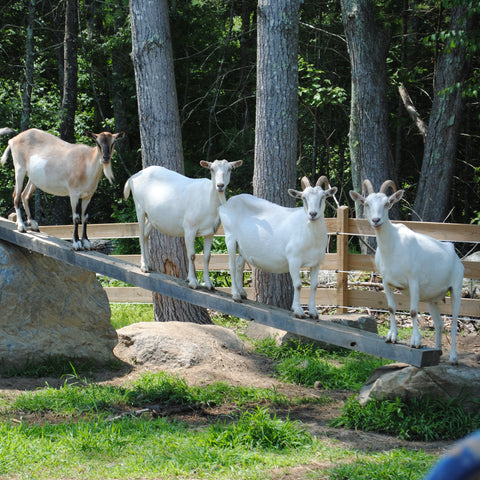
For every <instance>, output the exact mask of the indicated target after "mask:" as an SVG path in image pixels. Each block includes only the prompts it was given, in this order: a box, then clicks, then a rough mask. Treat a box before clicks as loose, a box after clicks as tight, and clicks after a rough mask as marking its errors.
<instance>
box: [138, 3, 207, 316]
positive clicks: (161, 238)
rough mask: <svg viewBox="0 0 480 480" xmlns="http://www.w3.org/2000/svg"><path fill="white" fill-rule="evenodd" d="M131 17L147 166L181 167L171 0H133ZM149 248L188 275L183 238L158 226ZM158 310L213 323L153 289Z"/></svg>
mask: <svg viewBox="0 0 480 480" xmlns="http://www.w3.org/2000/svg"><path fill="white" fill-rule="evenodd" d="M130 17H131V24H132V60H133V66H134V70H135V80H136V85H137V99H138V100H137V101H138V112H139V120H140V138H141V144H142V163H143V166H144V167H147V166H149V165H158V164H160V163H161V164H162V165H163V166H165V167H167V168H169V169H171V170H175V171H177V172H180V173H183V171H184V167H183V149H182V139H181V130H180V117H179V111H178V104H177V91H176V86H175V73H174V67H173V52H172V42H171V35H170V25H169V17H168V2H167V0H156V1H154V2H152V1H149V0H130ZM152 92H154V93H152ZM150 250H151V253H152V259H153V263H154V267H155V269H156V270H158V271H160V272H163V273H166V274H168V275H173V276H176V277H182V278H185V277H186V275H187V260H186V255H185V248H184V243H183V239H180V238H176V237H169V236H167V235H164V234H161V233H160V232H158V231H155V230H154V231H153V232H152V234H151V235H150ZM154 312H155V320H157V321H174V320H177V321H189V322H195V323H212V322H211V319H210V317H209V315H208V313H207V311H206V310H205V309H204V308H200V307H197V306H196V305H191V304H188V303H185V302H182V301H179V300H175V299H172V298H169V297H165V296H161V295H158V294H154Z"/></svg>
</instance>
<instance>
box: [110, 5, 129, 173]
mask: <svg viewBox="0 0 480 480" xmlns="http://www.w3.org/2000/svg"><path fill="white" fill-rule="evenodd" d="M124 12H125V10H124V8H123V7H122V6H117V7H116V9H115V31H116V32H118V31H119V30H120V29H121V28H122V27H123V25H124V23H125V21H126V13H124ZM128 62H129V58H128V50H127V49H125V45H123V44H120V43H116V44H115V46H114V47H113V48H112V105H113V116H114V118H115V131H116V132H120V131H128V130H129V125H130V124H129V118H128V113H127V100H126V97H127V94H126V92H125V89H124V88H123V85H122V82H123V80H124V79H125V77H126V72H125V67H124V65H128ZM115 151H116V152H117V156H118V157H120V159H121V160H122V162H123V164H124V167H125V168H127V167H126V165H125V162H124V156H125V153H126V152H129V151H130V140H129V136H128V135H127V136H125V137H124V138H123V140H122V141H121V142H118V145H116V146H115Z"/></svg>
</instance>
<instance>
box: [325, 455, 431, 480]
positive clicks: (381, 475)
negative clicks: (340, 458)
mask: <svg viewBox="0 0 480 480" xmlns="http://www.w3.org/2000/svg"><path fill="white" fill-rule="evenodd" d="M431 464H432V457H431V455H428V454H426V453H425V452H423V451H421V450H420V451H418V452H412V451H409V450H405V449H402V450H393V451H390V452H387V453H377V454H374V455H372V456H369V457H367V458H357V459H356V460H355V461H354V462H350V463H348V464H343V465H338V466H336V467H334V468H332V469H330V470H329V478H330V480H346V479H348V480H387V479H388V480H413V479H417V478H418V479H420V478H423V477H424V476H425V474H426V473H427V472H428V470H429V468H430V467H431Z"/></svg>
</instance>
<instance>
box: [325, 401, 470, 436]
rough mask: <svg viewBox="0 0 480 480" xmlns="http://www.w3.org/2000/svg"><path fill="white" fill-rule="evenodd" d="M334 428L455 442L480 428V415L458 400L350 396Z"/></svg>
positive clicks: (332, 423) (333, 423)
mask: <svg viewBox="0 0 480 480" xmlns="http://www.w3.org/2000/svg"><path fill="white" fill-rule="evenodd" d="M331 425H332V426H336V427H344V428H350V429H354V430H364V431H375V432H379V433H386V434H388V435H394V436H397V437H399V438H403V439H405V440H423V441H433V440H456V439H459V438H462V437H464V436H466V435H468V434H469V433H472V432H473V431H475V430H477V429H479V428H480V412H479V413H477V414H476V415H471V414H470V413H467V412H466V411H465V410H464V409H463V408H462V407H461V405H460V403H459V402H458V400H456V399H453V400H450V401H446V400H443V399H441V398H429V397H419V398H414V399H411V400H400V399H398V398H397V399H396V400H386V399H384V400H382V401H380V400H375V399H373V400H369V401H368V402H367V404H366V405H364V406H362V405H360V404H359V402H358V400H357V398H356V397H351V398H350V399H349V400H348V401H347V403H346V404H345V406H344V408H343V412H342V415H341V416H340V417H339V418H337V419H336V420H334V421H333V422H331Z"/></svg>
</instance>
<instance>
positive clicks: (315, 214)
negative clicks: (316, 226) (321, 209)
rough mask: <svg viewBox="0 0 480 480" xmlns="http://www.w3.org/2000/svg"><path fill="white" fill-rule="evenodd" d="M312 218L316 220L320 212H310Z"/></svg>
mask: <svg viewBox="0 0 480 480" xmlns="http://www.w3.org/2000/svg"><path fill="white" fill-rule="evenodd" d="M309 215H310V220H315V219H316V218H317V217H318V212H309Z"/></svg>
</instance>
